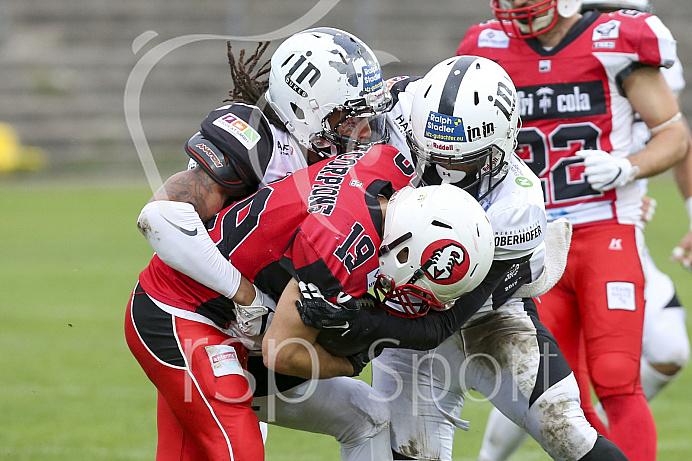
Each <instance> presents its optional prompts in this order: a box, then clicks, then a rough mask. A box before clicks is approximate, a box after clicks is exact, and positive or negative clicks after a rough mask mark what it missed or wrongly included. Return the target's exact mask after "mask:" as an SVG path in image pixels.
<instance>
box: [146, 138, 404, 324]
mask: <svg viewBox="0 0 692 461" xmlns="http://www.w3.org/2000/svg"><path fill="white" fill-rule="evenodd" d="M413 174H414V168H413V165H412V164H411V163H410V161H409V160H407V157H406V156H404V155H403V154H401V153H400V152H399V151H398V150H397V149H395V148H393V147H391V146H375V147H373V148H371V149H370V150H368V151H367V152H353V153H347V154H342V155H338V156H336V157H333V158H330V159H327V160H324V161H322V162H320V163H317V164H315V165H312V166H310V167H308V168H306V169H303V170H299V171H297V172H295V173H293V174H292V175H290V176H287V177H286V178H284V179H281V180H279V181H277V182H274V183H271V184H269V185H268V186H266V187H264V188H262V189H260V190H259V191H257V192H256V193H255V194H253V195H252V196H250V197H248V198H247V199H244V200H242V201H240V202H237V203H236V204H234V205H233V206H231V207H228V208H225V209H224V210H222V211H221V212H220V213H219V214H218V215H217V216H216V217H215V218H214V219H213V220H211V221H210V222H209V223H208V225H207V228H208V232H209V235H210V237H211V238H212V240H213V241H214V242H216V244H217V248H218V249H219V251H221V253H222V254H223V255H224V256H225V257H226V258H229V259H230V260H231V262H232V263H233V265H234V266H235V267H236V268H238V270H239V271H240V272H241V273H242V274H243V275H244V276H245V277H246V278H248V279H249V280H250V281H252V282H253V283H255V284H256V285H257V286H258V287H259V288H260V289H261V290H262V291H264V292H265V293H267V294H269V295H270V296H272V297H273V298H275V299H278V297H279V295H280V294H281V292H282V291H283V289H284V287H285V285H286V283H287V282H288V281H289V280H290V278H291V277H294V278H297V279H299V280H304V281H309V282H312V283H314V284H315V285H317V286H318V287H319V288H320V290H321V291H322V293H324V294H325V296H327V297H332V296H336V295H337V294H338V292H340V291H345V292H347V293H349V294H351V295H353V296H361V295H363V294H364V293H365V292H366V291H367V290H368V288H370V287H371V286H372V285H373V284H374V281H375V278H376V275H377V271H378V269H379V263H378V257H377V250H378V249H379V246H380V241H381V237H382V223H383V219H382V212H381V209H380V206H379V202H378V200H377V197H378V195H383V196H385V197H389V196H390V195H391V194H392V193H393V191H395V190H398V189H400V188H401V187H404V186H406V185H407V184H409V182H410V181H411V179H412V177H413ZM140 283H141V285H142V287H143V288H144V289H145V290H146V292H147V293H148V294H149V295H150V296H151V297H152V298H154V299H156V300H158V301H160V302H162V303H164V304H167V305H169V306H173V307H176V308H179V309H183V310H187V311H192V312H196V313H199V314H202V315H204V316H206V317H208V318H210V319H211V320H213V321H214V322H215V323H217V324H219V325H221V326H224V324H225V323H226V322H227V321H229V320H231V319H232V318H233V317H232V316H233V314H232V311H231V309H230V308H231V307H232V302H231V301H230V300H229V299H227V298H225V297H223V296H220V295H219V294H218V293H216V292H214V291H212V290H210V289H209V288H207V287H205V286H203V285H201V284H199V283H197V282H195V281H194V280H192V279H191V278H189V277H187V276H185V275H183V274H181V273H180V272H178V271H175V270H174V269H172V268H170V267H169V266H167V265H166V264H164V263H163V262H162V261H161V260H160V259H159V258H157V257H156V256H155V257H154V258H153V259H152V260H151V262H150V264H149V266H148V267H147V268H146V269H145V270H144V271H143V272H142V273H141V274H140Z"/></svg>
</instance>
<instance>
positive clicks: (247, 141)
mask: <svg viewBox="0 0 692 461" xmlns="http://www.w3.org/2000/svg"><path fill="white" fill-rule="evenodd" d="M212 123H213V124H214V125H216V126H218V127H219V128H221V129H222V130H224V131H226V132H228V133H230V134H231V135H232V136H233V137H234V138H236V139H237V140H238V141H240V143H241V144H242V145H243V146H245V148H247V149H252V148H253V147H255V145H256V144H257V142H258V141H259V140H260V139H262V137H261V136H260V134H259V133H258V132H257V130H255V129H254V128H253V127H251V126H250V124H249V123H247V122H246V121H245V120H241V119H240V118H239V117H238V116H237V115H235V114H226V115H223V116H221V117H219V118H217V119H216V120H214V121H213V122H212Z"/></svg>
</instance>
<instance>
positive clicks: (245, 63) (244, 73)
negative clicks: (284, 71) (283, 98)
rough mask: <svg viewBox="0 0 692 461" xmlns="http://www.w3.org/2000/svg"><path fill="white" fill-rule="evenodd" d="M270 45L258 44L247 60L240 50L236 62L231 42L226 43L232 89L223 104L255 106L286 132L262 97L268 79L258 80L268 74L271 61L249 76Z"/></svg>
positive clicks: (243, 51) (267, 85)
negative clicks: (238, 103) (239, 103)
mask: <svg viewBox="0 0 692 461" xmlns="http://www.w3.org/2000/svg"><path fill="white" fill-rule="evenodd" d="M270 43H271V42H268V41H267V42H259V43H258V44H257V48H256V49H255V53H254V54H253V55H252V56H250V57H249V58H247V59H245V49H244V48H243V49H242V50H240V55H239V56H238V60H237V61H236V58H235V56H234V55H233V50H232V47H231V41H230V40H229V41H227V42H226V48H227V54H228V64H229V66H230V67H231V79H232V80H233V89H232V90H230V91H229V92H228V96H229V99H224V102H230V103H234V102H241V103H245V104H252V105H255V106H257V107H259V108H260V109H261V110H262V113H263V114H264V116H265V117H267V119H268V120H269V122H270V123H271V124H272V125H274V126H275V127H278V128H280V129H282V130H284V131H286V127H285V126H284V124H283V122H282V121H281V119H279V117H278V116H277V115H276V112H274V110H273V109H272V108H271V106H270V105H269V104H268V103H267V100H266V99H265V97H264V94H265V93H266V91H267V88H269V79H268V78H266V79H264V80H260V77H262V76H263V75H267V74H269V71H270V70H271V61H270V60H267V61H265V62H264V64H262V65H261V66H259V68H257V70H256V71H255V74H254V75H251V74H252V72H253V71H254V70H255V68H256V67H257V64H258V62H259V60H260V58H261V57H262V55H263V54H264V52H265V51H266V50H267V47H268V46H269V44H270Z"/></svg>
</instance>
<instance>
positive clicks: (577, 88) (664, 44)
mask: <svg viewBox="0 0 692 461" xmlns="http://www.w3.org/2000/svg"><path fill="white" fill-rule="evenodd" d="M675 53H676V51H675V40H673V37H672V35H671V34H670V31H668V29H667V28H666V27H665V26H664V25H663V23H662V22H661V21H660V19H658V17H656V16H652V15H650V14H647V13H640V12H637V11H632V10H623V11H618V12H614V13H610V14H599V13H587V14H585V15H584V16H583V17H582V18H581V20H580V21H579V22H578V23H577V24H576V25H575V26H574V27H573V28H572V29H571V30H570V32H569V33H568V35H567V36H566V37H565V38H564V39H563V40H562V42H561V43H560V44H559V45H558V46H556V47H554V48H552V49H545V48H543V47H542V46H541V44H540V42H538V40H536V39H529V40H521V39H515V38H512V39H510V38H509V37H507V35H506V34H505V33H504V32H503V30H502V27H501V26H500V23H499V22H498V21H489V22H486V23H483V24H480V25H477V26H474V27H472V28H471V29H469V31H468V32H467V34H466V36H465V37H464V39H463V41H462V42H461V44H460V45H459V48H458V50H457V54H469V55H478V56H483V57H486V58H489V59H492V60H494V61H496V62H497V63H498V64H500V65H501V66H502V67H503V68H504V69H505V70H506V71H507V73H508V74H509V75H510V77H512V80H513V81H514V84H515V85H516V87H517V93H518V97H519V110H520V114H521V118H522V121H523V126H522V129H521V132H520V134H519V150H518V153H519V155H520V156H521V157H522V158H523V159H524V161H525V162H526V163H527V164H528V165H529V166H530V167H531V169H532V170H533V171H534V172H535V173H536V174H537V175H538V176H539V177H540V178H541V181H542V185H543V190H544V195H545V197H544V198H545V203H546V211H547V213H548V218H549V220H553V219H556V218H558V217H561V216H565V217H566V218H567V219H568V220H570V222H571V223H572V224H573V225H579V224H584V223H594V222H619V223H622V224H637V223H639V214H640V209H639V204H640V201H639V200H640V199H639V197H640V192H639V190H638V188H637V185H636V183H630V184H628V185H626V186H624V187H621V188H618V189H615V190H611V191H607V192H598V191H596V190H594V189H592V188H591V187H590V186H589V184H588V182H587V181H586V179H585V177H584V174H583V173H584V165H583V161H582V160H581V159H580V158H579V157H577V156H576V155H575V152H576V151H577V150H580V149H601V150H604V151H607V152H610V154H611V155H615V156H618V157H625V156H627V155H628V154H629V152H630V145H631V142H632V122H633V116H634V114H633V110H632V106H631V105H630V103H629V101H628V100H627V98H626V97H625V95H624V91H623V89H622V86H621V84H622V81H623V80H624V78H625V77H627V75H629V73H630V72H632V71H633V70H634V69H636V68H637V67H641V66H643V65H645V66H658V67H670V66H671V65H672V64H673V62H674V60H675V58H676V54H675Z"/></svg>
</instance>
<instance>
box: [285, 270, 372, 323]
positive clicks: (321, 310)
mask: <svg viewBox="0 0 692 461" xmlns="http://www.w3.org/2000/svg"><path fill="white" fill-rule="evenodd" d="M298 287H299V288H300V301H296V307H297V308H298V312H299V313H300V318H301V319H302V320H303V323H304V324H305V325H307V326H309V327H312V328H317V329H318V330H325V329H332V330H343V331H344V332H346V331H348V330H349V328H350V327H351V321H353V320H354V319H355V318H356V317H357V316H358V313H359V311H360V309H361V307H362V306H363V305H364V304H366V303H373V304H374V301H373V300H370V299H367V298H366V300H364V301H362V302H361V301H360V300H358V299H357V298H354V297H353V296H351V295H349V294H347V293H344V292H341V293H339V294H338V295H337V297H336V304H335V303H332V302H330V301H329V300H327V299H326V298H325V297H324V295H322V292H321V291H320V290H319V288H317V286H315V285H314V284H312V283H305V282H298Z"/></svg>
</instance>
